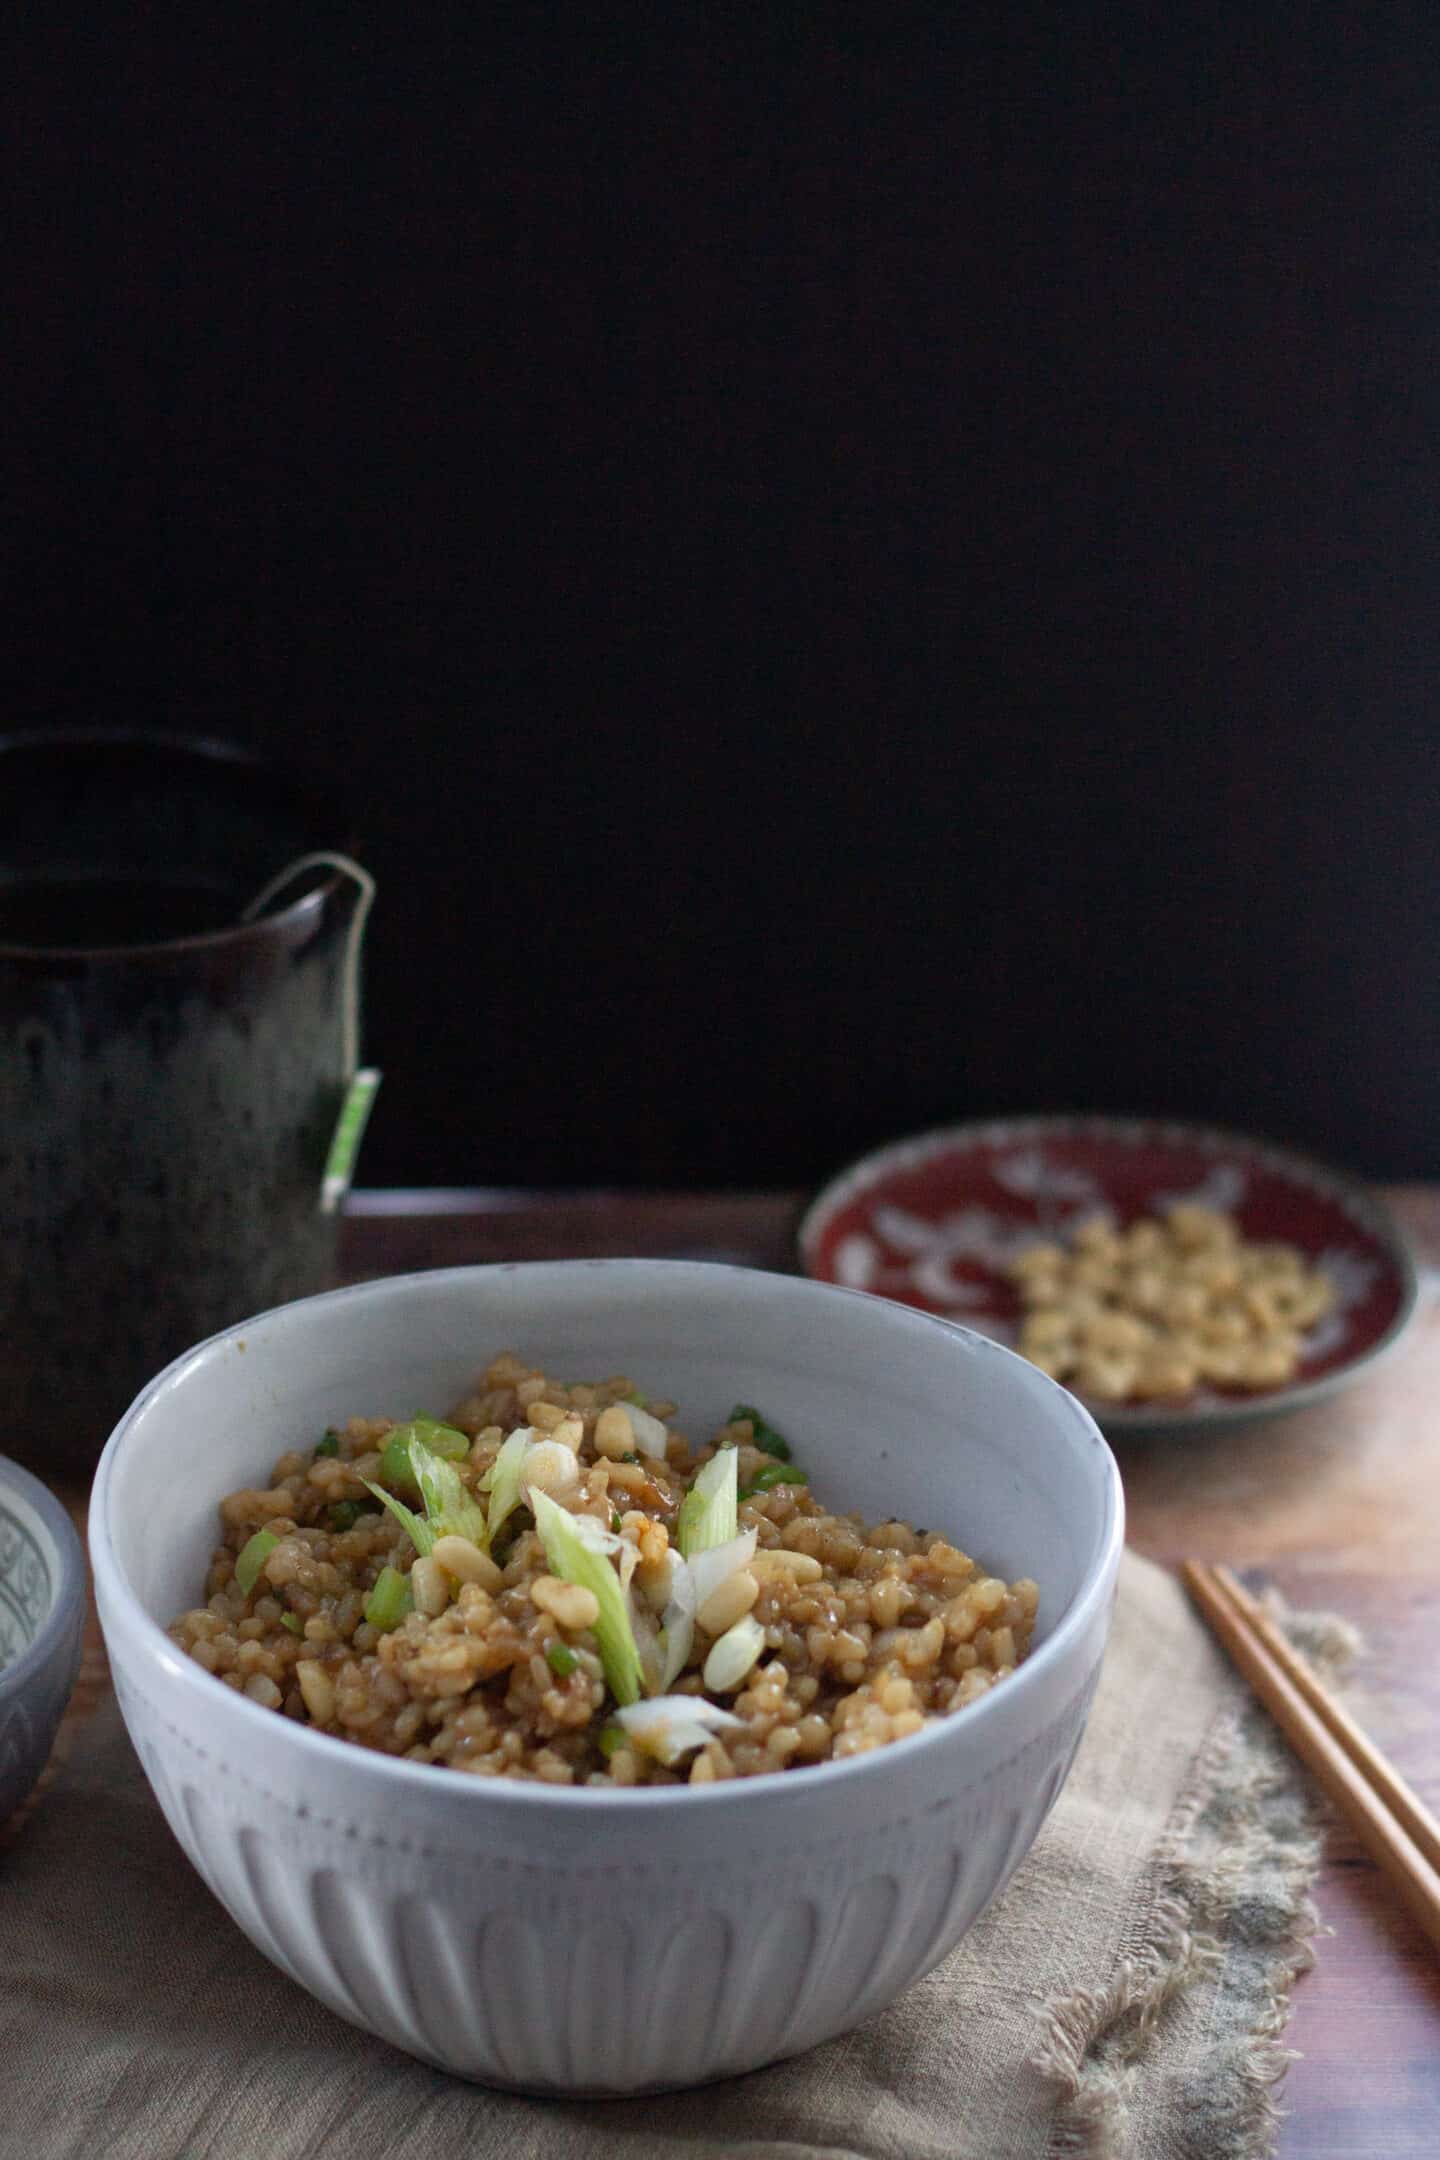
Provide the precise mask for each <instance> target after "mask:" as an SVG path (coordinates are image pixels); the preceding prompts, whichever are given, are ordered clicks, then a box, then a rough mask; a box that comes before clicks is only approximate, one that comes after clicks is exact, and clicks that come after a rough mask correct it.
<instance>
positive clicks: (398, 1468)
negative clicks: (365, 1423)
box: [380, 1417, 470, 1493]
mask: <svg viewBox="0 0 1440 2160" xmlns="http://www.w3.org/2000/svg"><path fill="white" fill-rule="evenodd" d="M415 1440H418V1441H419V1442H420V1443H421V1445H422V1446H423V1447H427V1448H428V1449H429V1450H430V1453H431V1454H432V1455H438V1456H439V1457H440V1458H441V1460H442V1461H444V1462H459V1461H460V1460H461V1459H462V1457H464V1456H466V1455H468V1454H469V1452H470V1442H469V1441H468V1440H467V1439H466V1437H465V1435H464V1433H462V1432H457V1431H456V1430H455V1428H454V1426H453V1425H442V1424H441V1423H440V1420H439V1418H433V1417H413V1418H411V1419H410V1421H409V1423H408V1424H405V1425H395V1426H392V1427H391V1430H390V1433H389V1435H388V1436H387V1438H386V1441H385V1447H384V1450H383V1452H382V1454H381V1457H380V1478H381V1482H382V1484H385V1485H388V1486H389V1487H390V1489H391V1491H392V1492H401V1493H413V1492H414V1491H415V1490H416V1486H415V1469H414V1465H413V1463H412V1462H411V1460H410V1446H411V1442H412V1441H415Z"/></svg>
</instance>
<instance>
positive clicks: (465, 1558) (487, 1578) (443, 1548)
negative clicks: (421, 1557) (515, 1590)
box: [430, 1537, 505, 1590]
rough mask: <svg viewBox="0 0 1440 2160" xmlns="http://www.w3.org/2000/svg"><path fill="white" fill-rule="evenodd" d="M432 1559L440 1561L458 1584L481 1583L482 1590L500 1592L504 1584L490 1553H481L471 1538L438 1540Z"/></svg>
mask: <svg viewBox="0 0 1440 2160" xmlns="http://www.w3.org/2000/svg"><path fill="white" fill-rule="evenodd" d="M430 1557H431V1559H432V1560H438V1561H439V1563H440V1565H441V1567H443V1568H444V1570H445V1572H446V1574H447V1575H451V1576H453V1577H454V1579H455V1581H456V1582H457V1583H467V1582H469V1583H479V1585H480V1587H481V1589H482V1590H499V1589H500V1588H501V1587H502V1585H503V1584H504V1581H505V1577H504V1576H503V1575H502V1574H501V1572H500V1570H499V1568H498V1567H496V1565H495V1562H494V1561H493V1560H492V1559H491V1558H490V1555H489V1553H483V1552H481V1550H480V1548H479V1546H478V1545H472V1544H471V1542H470V1540H469V1538H463V1537H442V1538H436V1540H435V1550H434V1551H433V1552H432V1554H431V1555H430Z"/></svg>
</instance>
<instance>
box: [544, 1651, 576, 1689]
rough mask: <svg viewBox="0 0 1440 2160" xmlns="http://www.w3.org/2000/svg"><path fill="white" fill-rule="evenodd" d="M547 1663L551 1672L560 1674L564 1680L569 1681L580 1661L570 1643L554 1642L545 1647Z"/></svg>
mask: <svg viewBox="0 0 1440 2160" xmlns="http://www.w3.org/2000/svg"><path fill="white" fill-rule="evenodd" d="M545 1662H546V1664H547V1665H548V1666H549V1667H550V1670H551V1672H553V1673H559V1675H560V1678H561V1679H562V1680H568V1679H569V1677H570V1675H571V1673H572V1672H574V1670H575V1668H576V1666H577V1665H578V1664H579V1662H580V1660H579V1658H577V1657H576V1655H575V1652H574V1651H573V1650H572V1649H571V1648H570V1646H569V1644H568V1643H563V1642H552V1643H547V1644H546V1645H545Z"/></svg>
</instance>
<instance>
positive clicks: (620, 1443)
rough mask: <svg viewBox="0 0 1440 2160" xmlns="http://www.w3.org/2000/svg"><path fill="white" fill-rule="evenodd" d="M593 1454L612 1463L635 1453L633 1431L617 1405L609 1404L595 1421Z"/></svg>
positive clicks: (621, 1409) (623, 1412)
mask: <svg viewBox="0 0 1440 2160" xmlns="http://www.w3.org/2000/svg"><path fill="white" fill-rule="evenodd" d="M595 1452H596V1454H597V1455H607V1456H609V1458H610V1460H611V1461H612V1462H619V1460H620V1458H621V1456H622V1455H633V1454H634V1452H635V1429H634V1427H633V1426H632V1425H631V1423H630V1420H629V1418H628V1417H627V1416H626V1415H625V1411H624V1409H623V1408H622V1406H621V1405H620V1404H619V1403H611V1404H610V1405H609V1407H608V1408H607V1409H605V1410H602V1411H601V1413H600V1415H599V1417H598V1418H597V1419H596V1420H595Z"/></svg>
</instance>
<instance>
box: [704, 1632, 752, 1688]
mask: <svg viewBox="0 0 1440 2160" xmlns="http://www.w3.org/2000/svg"><path fill="white" fill-rule="evenodd" d="M764 1648H765V1630H764V1628H762V1627H761V1625H760V1623H759V1621H758V1620H752V1619H751V1617H750V1615H749V1614H748V1613H747V1614H746V1615H745V1617H744V1619H743V1620H737V1621H736V1623H735V1625H734V1627H732V1628H727V1629H726V1631H725V1633H724V1634H723V1635H722V1636H721V1637H720V1639H719V1641H718V1642H716V1643H714V1644H712V1645H711V1649H710V1655H709V1657H707V1658H706V1660H705V1670H704V1672H703V1674H702V1676H701V1677H702V1678H703V1680H704V1682H705V1685H706V1687H707V1688H708V1689H709V1690H710V1692H711V1694H712V1695H733V1694H734V1692H735V1690H736V1688H738V1687H739V1686H740V1685H741V1683H742V1682H743V1681H744V1679H745V1676H746V1674H747V1673H748V1672H750V1671H751V1669H752V1668H753V1666H754V1664H755V1660H756V1659H757V1658H758V1657H759V1655H760V1653H761V1651H762V1650H763V1649H764Z"/></svg>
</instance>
